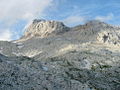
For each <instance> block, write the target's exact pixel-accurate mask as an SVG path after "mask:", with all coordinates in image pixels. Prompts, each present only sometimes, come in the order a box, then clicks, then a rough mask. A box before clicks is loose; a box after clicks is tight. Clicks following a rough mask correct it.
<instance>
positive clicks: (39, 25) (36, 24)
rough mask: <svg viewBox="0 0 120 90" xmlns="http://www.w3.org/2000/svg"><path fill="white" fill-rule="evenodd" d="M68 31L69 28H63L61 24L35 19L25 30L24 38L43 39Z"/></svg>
mask: <svg viewBox="0 0 120 90" xmlns="http://www.w3.org/2000/svg"><path fill="white" fill-rule="evenodd" d="M68 30H69V28H68V27H67V26H65V25H64V24H63V23H62V22H58V21H47V20H38V19H35V20H33V22H32V23H31V24H30V25H29V26H28V27H27V28H26V31H25V33H24V38H31V37H40V38H44V37H47V36H49V35H56V34H61V33H64V32H66V31H68Z"/></svg>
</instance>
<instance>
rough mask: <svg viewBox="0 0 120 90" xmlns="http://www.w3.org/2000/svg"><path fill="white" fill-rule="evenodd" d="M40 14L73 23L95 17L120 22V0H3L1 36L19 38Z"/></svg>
mask: <svg viewBox="0 0 120 90" xmlns="http://www.w3.org/2000/svg"><path fill="white" fill-rule="evenodd" d="M36 18H38V19H46V20H59V21H62V22H64V23H65V24H66V25H67V26H70V27H72V26H75V25H79V24H83V23H85V22H86V21H88V20H93V19H97V20H101V21H104V22H107V23H109V24H114V25H120V0H23V1H21V0H9V2H8V0H0V40H15V39H18V38H19V37H21V36H22V35H23V32H24V27H25V26H26V25H27V24H28V23H30V22H31V21H32V20H33V19H36Z"/></svg>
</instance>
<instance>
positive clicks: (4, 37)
mask: <svg viewBox="0 0 120 90" xmlns="http://www.w3.org/2000/svg"><path fill="white" fill-rule="evenodd" d="M12 36H13V34H12V32H11V31H10V30H9V29H6V30H0V40H1V41H10V40H11V39H12Z"/></svg>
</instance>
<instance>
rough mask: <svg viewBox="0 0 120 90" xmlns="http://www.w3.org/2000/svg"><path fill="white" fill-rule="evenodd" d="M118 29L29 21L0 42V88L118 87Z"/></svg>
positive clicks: (95, 23)
mask: <svg viewBox="0 0 120 90" xmlns="http://www.w3.org/2000/svg"><path fill="white" fill-rule="evenodd" d="M119 89H120V27H119V26H113V25H109V24H106V23H104V22H100V21H97V20H93V21H89V22H87V23H86V24H84V25H78V26H75V27H72V28H70V27H67V26H65V25H64V24H63V23H62V22H58V21H47V20H37V19H35V20H34V21H33V22H32V23H31V24H30V25H29V26H28V27H27V28H26V31H25V33H24V35H23V36H22V37H21V38H20V39H19V40H16V41H10V42H8V41H0V90H119Z"/></svg>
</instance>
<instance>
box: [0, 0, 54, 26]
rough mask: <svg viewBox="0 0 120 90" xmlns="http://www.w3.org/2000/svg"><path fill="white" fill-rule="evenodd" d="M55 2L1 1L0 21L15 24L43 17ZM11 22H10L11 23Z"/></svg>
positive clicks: (36, 0)
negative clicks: (18, 21) (17, 21)
mask: <svg viewBox="0 0 120 90" xmlns="http://www.w3.org/2000/svg"><path fill="white" fill-rule="evenodd" d="M52 1H53V0H23V1H21V0H9V1H8V0H2V1H0V14H1V15H0V20H2V21H7V22H8V23H10V24H11V23H14V22H15V21H16V20H19V19H24V20H30V19H33V18H35V17H38V16H39V15H42V14H43V12H44V10H45V9H46V8H47V7H49V6H51V5H52ZM9 21H10V22H9Z"/></svg>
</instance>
